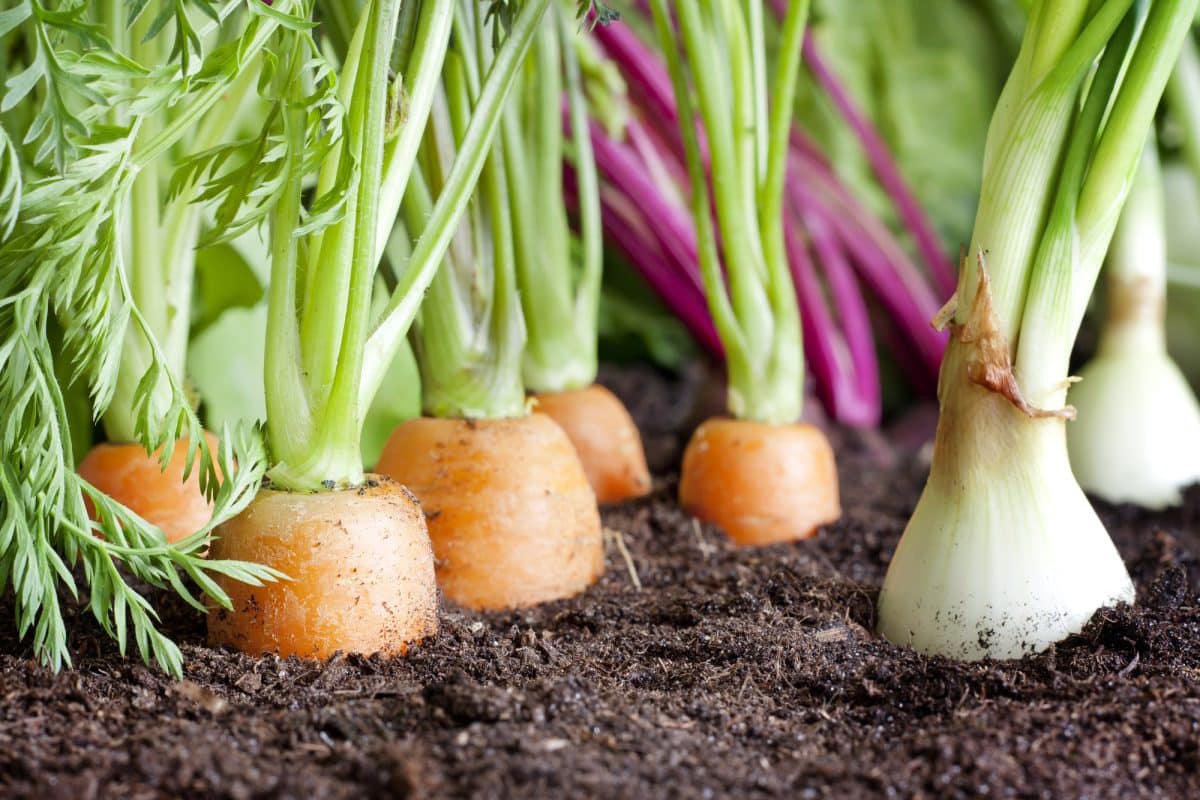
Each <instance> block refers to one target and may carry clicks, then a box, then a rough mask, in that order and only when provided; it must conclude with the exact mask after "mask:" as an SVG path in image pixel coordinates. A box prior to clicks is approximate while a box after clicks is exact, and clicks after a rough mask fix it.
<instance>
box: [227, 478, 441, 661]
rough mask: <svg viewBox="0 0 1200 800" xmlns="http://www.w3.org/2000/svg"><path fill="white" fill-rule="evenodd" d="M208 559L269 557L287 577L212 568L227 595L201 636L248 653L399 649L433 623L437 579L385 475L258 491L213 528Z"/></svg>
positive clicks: (419, 524)
mask: <svg viewBox="0 0 1200 800" xmlns="http://www.w3.org/2000/svg"><path fill="white" fill-rule="evenodd" d="M216 537H217V538H216V539H215V541H214V542H213V545H212V552H211V553H210V555H209V557H210V558H212V559H236V560H239V561H251V562H256V563H262V564H270V565H271V566H273V567H274V568H276V569H278V570H280V571H281V572H283V573H284V574H285V575H287V576H288V577H289V578H291V579H292V580H285V581H280V582H277V583H271V584H267V585H265V586H250V585H248V584H245V583H242V582H240V581H237V580H233V579H231V578H228V577H225V576H221V575H218V576H216V580H217V583H218V584H219V585H220V586H221V588H222V589H224V590H225V591H226V592H227V593H228V594H229V598H230V600H231V601H232V603H233V608H232V610H231V611H226V610H224V609H220V610H216V611H213V612H212V613H210V614H209V616H208V638H209V641H210V642H211V643H212V644H214V645H225V646H228V647H233V648H236V649H238V650H242V651H244V652H247V653H252V654H258V653H267V652H270V653H278V654H279V655H281V656H289V655H298V656H303V657H309V658H328V657H330V656H332V655H333V654H334V653H335V652H336V651H338V650H342V651H347V652H354V653H363V654H370V653H382V654H384V655H388V656H392V655H403V654H404V653H405V652H406V651H407V649H408V646H409V645H410V644H413V643H415V642H418V641H420V640H421V639H424V638H425V637H427V636H431V635H432V634H433V633H435V632H436V630H437V586H436V584H435V582H434V572H433V557H432V553H431V551H430V548H429V534H428V533H427V531H426V528H425V518H424V516H423V515H422V514H421V508H420V506H419V505H418V504H417V501H416V499H415V498H414V497H413V496H412V495H411V494H410V493H409V492H408V491H406V490H405V489H404V488H403V487H401V486H400V485H399V484H397V483H396V482H395V481H392V480H390V479H388V478H385V477H382V476H370V475H368V476H367V481H366V483H364V484H363V485H361V486H359V487H358V488H353V489H346V490H343V491H323V492H311V493H310V492H289V491H278V490H273V489H263V490H261V491H260V492H259V494H258V496H257V497H256V498H255V499H254V501H253V502H252V503H251V504H250V505H249V506H248V507H247V508H246V509H245V510H244V511H243V512H242V513H241V514H239V515H238V516H236V517H234V518H233V519H231V520H229V521H228V522H226V523H224V524H223V525H221V526H219V527H218V528H217V530H216Z"/></svg>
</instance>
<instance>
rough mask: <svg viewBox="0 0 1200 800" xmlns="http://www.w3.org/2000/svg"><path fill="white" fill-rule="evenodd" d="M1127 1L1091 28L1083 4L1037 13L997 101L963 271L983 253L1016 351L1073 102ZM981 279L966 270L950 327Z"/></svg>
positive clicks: (961, 319) (1045, 7) (1059, 1)
mask: <svg viewBox="0 0 1200 800" xmlns="http://www.w3.org/2000/svg"><path fill="white" fill-rule="evenodd" d="M1131 4H1132V0H1105V1H1104V3H1103V5H1102V6H1101V7H1100V9H1099V10H1098V11H1097V12H1096V13H1095V15H1094V16H1092V17H1091V19H1090V20H1088V19H1087V18H1086V17H1085V16H1084V13H1085V12H1086V9H1087V7H1088V5H1089V3H1088V0H1050V2H1046V3H1042V4H1039V5H1038V6H1036V7H1035V12H1034V15H1033V17H1032V18H1031V19H1030V22H1029V28H1028V32H1027V33H1026V36H1025V39H1024V41H1023V42H1022V46H1021V52H1020V54H1019V55H1018V57H1017V64H1016V66H1015V67H1014V68H1013V74H1012V77H1010V79H1009V81H1008V83H1007V84H1006V85H1005V88H1004V91H1003V92H1002V94H1001V100H1000V104H999V105H998V106H997V109H996V113H995V115H994V117H993V121H992V124H991V126H990V127H989V129H988V145H987V150H986V153H985V157H984V173H983V182H984V184H986V185H987V186H988V187H990V188H989V191H988V192H986V193H983V194H982V195H981V197H980V203H979V210H978V211H977V213H976V222H975V230H974V233H973V235H972V239H971V246H970V249H969V250H968V258H967V264H968V265H969V266H973V265H974V263H975V260H976V258H977V256H978V254H980V253H983V254H984V257H985V260H986V263H987V269H988V272H989V275H990V276H991V286H990V289H991V305H992V311H993V314H994V315H995V318H996V324H997V326H998V328H999V332H1000V334H1001V335H1002V336H1003V337H1004V340H1005V341H1006V342H1007V343H1008V346H1009V348H1010V353H1011V352H1015V346H1016V342H1017V332H1018V330H1019V328H1020V323H1021V314H1022V312H1023V310H1024V303H1025V296H1026V292H1027V288H1028V285H1029V275H1030V271H1031V269H1032V264H1033V259H1034V255H1035V251H1036V249H1037V247H1038V243H1039V241H1040V238H1041V234H1042V230H1043V228H1044V227H1045V224H1046V219H1047V217H1048V215H1049V212H1050V206H1051V202H1052V197H1053V189H1054V185H1055V181H1056V178H1057V175H1058V170H1059V167H1060V163H1061V158H1062V156H1063V152H1064V142H1065V141H1066V139H1067V135H1068V132H1069V130H1070V126H1071V120H1072V118H1073V112H1074V108H1073V105H1072V103H1073V98H1076V97H1078V94H1079V91H1080V86H1081V85H1082V83H1083V80H1084V78H1085V76H1086V73H1087V70H1088V68H1089V66H1090V65H1091V62H1092V60H1093V59H1094V58H1095V57H1096V55H1098V54H1099V53H1100V51H1101V49H1102V48H1103V47H1104V44H1105V43H1106V42H1107V41H1108V39H1109V38H1110V37H1111V36H1112V34H1113V31H1115V29H1116V27H1117V25H1118V24H1119V23H1120V22H1121V20H1122V19H1123V18H1124V16H1125V13H1126V12H1127V11H1128V10H1129V8H1130V6H1131ZM978 289H979V272H978V271H977V270H976V269H974V268H968V269H965V270H963V272H962V274H961V277H960V279H959V290H958V293H957V301H958V313H957V314H956V315H955V322H957V323H958V324H963V323H965V322H966V318H967V313H968V311H969V310H970V308H971V306H972V304H973V302H974V300H975V296H976V294H977V292H978Z"/></svg>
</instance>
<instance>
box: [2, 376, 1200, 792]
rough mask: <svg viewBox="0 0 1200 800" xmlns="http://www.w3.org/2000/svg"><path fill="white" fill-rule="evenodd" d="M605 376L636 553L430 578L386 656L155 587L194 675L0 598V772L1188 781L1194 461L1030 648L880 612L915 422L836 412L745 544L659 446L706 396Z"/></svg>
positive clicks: (706, 780) (816, 788)
mask: <svg viewBox="0 0 1200 800" xmlns="http://www.w3.org/2000/svg"><path fill="white" fill-rule="evenodd" d="M606 378H607V382H608V383H609V384H610V386H611V387H612V388H614V390H616V391H617V392H618V393H619V394H623V395H624V396H625V399H626V400H627V402H630V405H631V409H632V410H633V412H634V415H635V418H637V419H638V421H639V423H640V424H642V426H643V430H644V432H647V433H648V437H647V438H648V440H649V442H651V443H652V447H653V448H654V451H655V452H653V453H652V463H654V465H655V467H656V480H655V485H656V490H655V492H654V493H653V494H652V495H651V496H649V497H648V498H645V499H643V500H641V501H638V502H634V503H630V504H626V505H622V506H618V507H613V508H606V509H605V510H604V513H603V517H604V524H605V526H606V527H607V528H610V529H612V530H613V531H617V532H619V533H620V534H621V539H622V541H623V544H624V546H625V549H626V551H627V553H628V558H629V561H630V562H632V566H633V569H631V568H629V565H628V563H627V561H626V559H625V556H624V555H623V554H621V553H620V552H618V549H617V547H616V546H615V544H613V543H610V546H609V552H608V569H607V572H606V573H605V575H604V577H603V578H602V579H601V581H600V582H599V583H598V584H597V585H596V586H594V587H592V588H591V589H590V590H588V591H587V592H585V593H584V594H582V595H580V596H578V597H575V598H572V599H570V600H564V601H560V602H556V603H551V604H548V605H545V606H541V607H539V608H536V609H528V610H521V611H515V612H506V613H494V614H475V613H470V612H466V611H463V610H461V609H457V608H454V607H450V606H448V605H447V606H445V607H444V608H443V613H442V625H441V630H440V632H439V633H438V635H437V636H436V637H435V638H434V639H433V640H432V641H429V642H427V643H425V644H422V645H420V646H417V647H414V648H413V649H412V650H411V651H410V653H409V656H408V657H407V658H400V659H391V660H386V659H381V658H378V657H372V658H363V657H359V656H338V657H335V658H334V659H332V660H330V661H329V662H327V663H317V662H312V661H303V660H297V659H279V658H275V657H272V656H264V657H261V658H252V657H249V656H246V655H242V654H238V653H232V652H226V651H221V650H214V649H210V648H208V647H206V646H204V644H203V643H204V640H205V633H204V630H205V629H204V620H203V619H202V618H201V617H199V616H197V615H195V614H194V613H193V612H191V611H190V610H189V609H188V608H187V607H186V606H185V605H184V604H183V603H182V602H179V601H175V600H172V599H171V598H170V597H169V596H168V595H166V594H157V593H156V594H155V595H154V599H155V600H156V601H157V602H158V603H159V604H160V610H161V612H162V614H163V625H164V628H165V630H166V631H167V632H168V633H169V634H170V635H172V636H173V637H174V638H175V639H176V641H177V642H179V643H180V644H181V646H182V649H183V652H184V656H185V659H186V680H185V682H183V683H177V682H174V681H171V680H170V679H168V678H166V677H165V676H163V675H162V674H161V673H159V672H157V671H155V670H152V669H149V668H146V667H144V666H142V665H140V664H138V663H136V662H135V661H132V660H123V659H122V658H121V657H120V656H119V654H118V653H117V652H116V649H115V646H114V645H113V644H112V643H111V642H110V641H109V640H108V639H107V638H106V637H105V636H104V635H103V633H102V632H101V631H100V630H99V628H98V627H97V626H96V625H95V623H94V622H92V621H91V620H90V618H89V617H88V615H87V613H86V610H85V609H82V608H75V607H73V606H72V610H71V611H70V614H71V615H72V617H71V619H70V624H71V631H72V648H73V649H72V652H73V659H74V669H72V670H69V671H65V672H63V673H62V674H60V675H53V674H52V673H50V672H48V671H47V670H44V669H42V668H41V667H39V666H37V665H36V664H35V663H34V662H33V661H32V660H31V652H30V650H29V648H28V647H27V646H26V645H25V644H23V643H21V642H18V641H17V640H16V638H15V635H14V633H13V631H12V626H11V624H9V625H6V626H3V627H2V628H0V794H2V795H4V796H11V797H71V798H74V799H76V800H78V799H82V798H94V797H95V798H98V797H122V798H125V797H130V798H135V797H136V798H140V797H146V798H151V797H229V798H254V797H267V796H270V797H296V798H304V800H321V799H322V798H352V797H355V798H357V797H464V796H473V797H516V798H529V797H539V798H541V797H546V798H550V797H580V798H583V797H639V798H655V797H706V796H707V797H745V796H755V797H758V796H776V797H838V798H843V797H875V796H878V797H883V796H888V797H910V796H917V795H919V796H925V797H975V796H999V797H1054V798H1057V797H1083V796H1087V797H1122V798H1127V797H1197V796H1200V609H1198V603H1197V596H1198V591H1200V536H1198V534H1197V530H1198V528H1197V523H1198V522H1200V491H1196V490H1193V491H1191V492H1189V493H1188V494H1187V497H1186V503H1185V505H1184V506H1183V507H1181V508H1178V509H1175V510H1172V511H1169V512H1166V513H1158V514H1151V513H1147V512H1143V511H1139V510H1137V509H1134V508H1130V507H1109V506H1101V507H1100V511H1101V514H1102V516H1103V517H1104V519H1105V521H1106V522H1107V524H1108V526H1109V530H1110V532H1111V533H1112V534H1113V537H1114V539H1115V541H1116V543H1117V545H1118V547H1119V549H1120V551H1121V553H1122V555H1123V556H1124V558H1125V559H1126V562H1127V563H1128V564H1129V567H1130V571H1131V573H1132V575H1133V577H1134V581H1135V583H1136V585H1137V589H1138V603H1137V604H1136V605H1133V606H1121V607H1118V608H1111V609H1104V610H1102V611H1101V612H1100V613H1098V614H1097V615H1096V616H1095V617H1094V618H1093V620H1092V621H1091V623H1090V624H1089V625H1088V626H1087V627H1086V628H1085V629H1084V631H1083V632H1082V633H1080V634H1078V635H1076V636H1073V637H1071V638H1069V639H1068V640H1066V641H1065V642H1062V643H1060V644H1059V645H1057V646H1055V647H1052V648H1051V649H1049V650H1047V651H1046V652H1043V653H1040V654H1036V655H1031V656H1028V657H1026V658H1024V659H1022V660H1020V661H1014V662H1004V663H989V662H983V663H959V662H954V661H949V660H946V659H941V658H927V657H924V656H920V655H917V654H916V653H913V652H911V651H908V650H906V649H903V648H900V647H897V646H894V645H892V644H890V643H888V642H887V641H884V640H882V639H880V638H879V637H877V636H876V635H875V634H874V633H873V626H874V622H875V605H874V604H875V599H876V596H877V593H878V587H879V585H880V583H881V581H882V578H883V574H884V571H885V569H886V566H887V561H888V559H889V558H890V556H891V553H892V551H893V549H894V547H895V545H896V542H897V540H898V538H899V536H900V533H901V531H902V530H903V527H904V524H905V522H906V520H907V518H908V514H909V513H910V512H911V510H912V507H913V505H914V504H915V502H916V499H917V494H918V492H919V491H920V488H921V484H922V481H923V478H924V473H925V470H926V469H927V463H925V462H923V461H922V460H921V458H920V456H919V452H918V450H917V449H916V447H919V441H917V438H919V437H914V436H913V434H912V431H911V430H910V428H911V424H910V423H906V425H908V427H905V428H904V429H903V430H904V436H903V437H902V438H897V439H891V438H886V437H880V436H878V435H877V434H870V435H859V434H855V433H848V432H844V431H833V432H832V438H833V439H834V443H835V447H836V448H837V452H838V457H839V466H840V472H841V481H842V496H843V505H844V508H845V516H844V517H843V519H842V521H841V522H839V523H838V524H836V525H834V526H833V527H832V528H829V529H827V530H824V531H822V532H821V533H820V534H819V535H818V536H817V537H816V538H814V539H811V540H808V541H804V542H799V543H796V544H791V545H779V546H774V547H770V548H764V549H737V548H734V547H732V546H731V545H730V544H729V543H728V542H727V540H726V539H725V537H724V536H723V535H722V534H721V533H719V532H718V531H717V530H715V529H713V528H712V527H710V526H705V525H697V524H695V523H694V522H693V520H692V519H691V518H689V517H688V516H686V515H685V514H684V513H683V512H682V511H681V510H680V509H679V507H678V505H677V504H676V502H675V500H674V491H675V485H676V484H675V479H674V477H673V475H671V474H670V471H669V470H670V468H669V462H670V456H671V454H676V455H677V454H678V452H679V448H680V444H681V442H683V441H686V435H687V433H688V432H689V431H687V430H686V428H687V425H688V424H689V420H693V423H692V424H694V417H695V416H696V415H692V414H690V413H689V409H688V408H687V406H686V404H684V403H681V401H680V400H679V397H678V394H679V392H680V391H681V387H682V386H683V385H682V384H670V383H667V382H666V381H664V380H663V379H662V378H659V377H657V376H656V375H654V374H653V373H652V372H649V371H644V372H638V373H636V374H635V375H632V376H630V375H629V374H628V373H622V372H620V371H611V370H609V371H607V372H606ZM684 388H686V387H684ZM691 389H692V390H695V386H692V387H691ZM623 390H624V391H623ZM667 423H670V424H669V425H668V424H667ZM914 441H915V442H916V445H915V446H914V445H912V444H911V443H912V442H914ZM634 575H636V576H637V580H638V581H639V582H640V584H641V588H640V589H639V588H638V587H637V586H636V585H635V583H634V578H633V576H634ZM3 613H4V614H5V615H6V616H7V617H8V618H9V619H11V615H12V610H11V600H5V601H4V608H3Z"/></svg>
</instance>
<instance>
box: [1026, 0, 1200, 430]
mask: <svg viewBox="0 0 1200 800" xmlns="http://www.w3.org/2000/svg"><path fill="white" fill-rule="evenodd" d="M1195 6H1196V3H1195V0H1157V2H1155V3H1154V5H1153V6H1152V7H1151V9H1150V11H1149V15H1148V17H1147V18H1146V21H1145V26H1144V28H1143V30H1142V32H1141V35H1140V37H1139V38H1138V42H1137V47H1136V49H1135V50H1134V53H1133V56H1132V58H1131V59H1130V60H1129V62H1128V64H1127V66H1126V67H1125V72H1124V77H1123V79H1122V80H1121V85H1120V90H1119V93H1118V94H1117V96H1116V99H1115V100H1114V101H1113V102H1112V104H1111V107H1110V108H1109V110H1108V114H1107V117H1106V120H1105V123H1104V129H1103V132H1102V133H1101V134H1100V138H1099V141H1098V142H1096V144H1095V145H1094V146H1093V147H1091V148H1089V149H1091V157H1090V163H1089V166H1088V169H1087V173H1086V177H1085V178H1083V180H1082V183H1081V185H1080V186H1079V189H1078V198H1077V199H1075V198H1073V197H1072V196H1071V192H1072V190H1073V189H1074V187H1073V186H1066V187H1064V189H1065V195H1064V196H1063V197H1062V199H1061V200H1060V205H1061V206H1062V207H1063V212H1062V214H1061V215H1058V216H1056V217H1055V218H1054V220H1053V221H1052V227H1051V228H1050V229H1048V230H1047V232H1046V235H1045V242H1044V243H1043V247H1044V248H1046V250H1047V253H1046V254H1045V255H1042V254H1040V253H1039V257H1038V262H1037V265H1036V267H1035V269H1034V273H1033V278H1032V281H1031V284H1030V289H1029V294H1030V300H1029V302H1028V304H1027V306H1026V309H1025V312H1024V315H1023V317H1022V321H1021V342H1020V347H1019V350H1018V354H1017V359H1016V367H1017V370H1016V377H1017V381H1018V383H1019V384H1020V385H1021V387H1022V388H1023V390H1024V392H1025V394H1026V397H1027V398H1030V400H1031V402H1033V403H1034V404H1035V405H1038V406H1039V407H1044V408H1058V407H1061V405H1062V404H1063V403H1064V402H1065V399H1066V390H1067V383H1066V377H1067V370H1068V367H1069V363H1070V356H1071V349H1072V345H1073V343H1074V340H1075V336H1076V333H1077V332H1078V330H1079V325H1080V324H1081V323H1082V321H1083V315H1084V312H1085V311H1086V310H1087V305H1088V300H1089V298H1090V297H1091V294H1092V290H1093V288H1094V286H1095V283H1096V277H1097V275H1098V273H1099V270H1100V265H1101V263H1102V262H1103V259H1104V253H1105V252H1106V251H1107V249H1108V245H1109V242H1110V241H1111V239H1112V234H1113V229H1114V228H1115V227H1116V224H1117V218H1118V216H1119V214H1120V211H1121V208H1122V206H1123V205H1124V201H1125V195H1126V193H1127V192H1128V191H1129V186H1130V184H1131V182H1132V180H1133V175H1134V172H1135V170H1136V168H1137V164H1138V160H1139V158H1140V156H1141V153H1142V150H1143V147H1144V143H1145V137H1146V131H1147V130H1148V129H1149V127H1150V125H1151V123H1152V122H1153V120H1154V113H1155V111H1156V109H1157V108H1158V103H1159V98H1161V97H1162V94H1163V90H1164V88H1165V86H1166V83H1167V79H1168V77H1169V76H1170V74H1171V70H1172V68H1173V67H1174V65H1175V61H1176V56H1177V54H1178V53H1179V51H1180V48H1181V47H1182V45H1183V41H1184V38H1185V37H1186V36H1187V35H1188V31H1189V28H1190V25H1187V24H1184V23H1182V22H1180V20H1181V19H1183V18H1184V16H1185V10H1186V9H1187V8H1192V9H1193V12H1194V9H1195ZM1192 16H1194V13H1193V15H1192ZM1106 61H1110V59H1106ZM1112 61H1115V59H1112ZM1103 67H1104V63H1103V62H1102V69H1103ZM1116 68H1118V67H1114V68H1113V69H1114V70H1115V69H1116ZM1114 79H1115V77H1114ZM1089 105H1091V103H1089ZM1096 107H1097V111H1096V116H1097V117H1099V115H1100V112H1101V111H1102V110H1103V108H1102V106H1101V104H1099V103H1097V104H1096ZM1085 112H1086V107H1085ZM1080 172H1082V169H1080ZM1071 212H1073V213H1071Z"/></svg>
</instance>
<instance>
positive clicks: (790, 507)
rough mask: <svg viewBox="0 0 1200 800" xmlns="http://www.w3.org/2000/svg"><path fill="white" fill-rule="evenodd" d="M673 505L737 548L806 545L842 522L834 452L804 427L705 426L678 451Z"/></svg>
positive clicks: (722, 422) (720, 422)
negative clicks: (680, 460) (708, 525)
mask: <svg viewBox="0 0 1200 800" xmlns="http://www.w3.org/2000/svg"><path fill="white" fill-rule="evenodd" d="M679 502H680V504H681V505H682V506H683V507H684V509H685V510H686V511H687V512H688V513H690V514H693V515H694V516H696V517H699V518H700V519H702V520H705V521H706V522H713V523H715V524H717V525H719V526H720V527H721V528H722V529H724V531H725V533H726V534H727V535H728V536H729V538H731V539H733V540H734V541H735V542H736V543H738V544H739V545H767V544H775V543H777V542H787V541H795V540H798V539H806V538H808V537H810V536H813V535H814V534H815V533H816V532H817V528H819V527H820V526H822V525H828V524H829V523H832V522H834V521H836V520H837V519H838V518H839V517H840V516H841V514H842V508H841V502H840V500H839V496H838V477H837V466H836V464H835V463H834V458H833V449H832V448H831V447H830V446H829V442H828V440H827V439H826V438H825V435H824V434H823V433H822V432H821V431H820V430H819V429H818V428H816V427H814V426H812V425H808V424H803V423H801V424H795V425H769V424H767V423H762V422H751V421H748V420H733V419H710V420H708V421H707V422H705V423H704V424H702V425H701V426H700V427H699V428H697V429H696V432H695V434H693V436H692V439H691V441H690V442H688V446H687V449H686V450H685V451H684V454H683V473H682V475H681V477H680V482H679Z"/></svg>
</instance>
